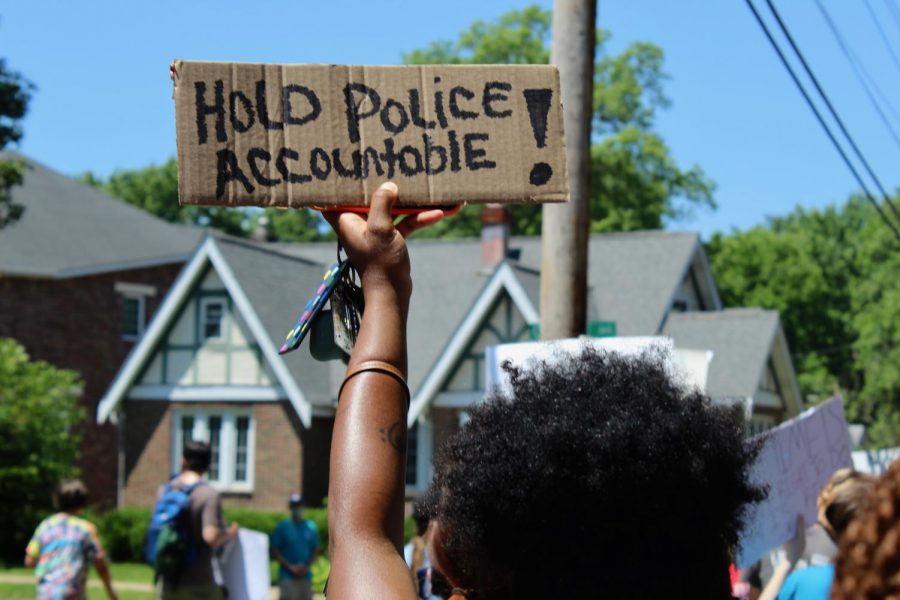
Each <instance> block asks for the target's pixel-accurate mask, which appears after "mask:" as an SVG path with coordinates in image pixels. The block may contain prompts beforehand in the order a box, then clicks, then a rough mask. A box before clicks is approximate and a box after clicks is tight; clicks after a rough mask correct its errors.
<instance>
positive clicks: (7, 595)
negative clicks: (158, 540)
mask: <svg viewBox="0 0 900 600" xmlns="http://www.w3.org/2000/svg"><path fill="white" fill-rule="evenodd" d="M110 572H111V573H112V578H113V581H114V582H117V581H118V582H128V583H140V584H144V585H151V584H152V583H153V569H151V568H150V567H149V566H147V565H144V564H141V563H116V564H112V565H110ZM3 575H11V576H15V577H28V578H33V577H34V569H29V568H27V567H9V568H3V569H0V578H2V576H3ZM89 580H96V581H97V583H99V577H97V572H96V571H94V570H93V569H91V574H90V577H89ZM116 591H117V593H118V594H119V598H120V599H121V600H152V598H153V592H152V591H134V590H123V589H121V588H120V589H118V590H116ZM88 597H89V598H104V597H105V594H104V593H103V588H102V586H101V587H94V586H90V587H89V588H88ZM0 598H3V600H19V599H20V598H21V599H24V598H27V599H29V600H32V599H33V598H34V584H32V583H3V582H2V581H0Z"/></svg>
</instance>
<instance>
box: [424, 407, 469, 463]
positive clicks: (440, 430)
mask: <svg viewBox="0 0 900 600" xmlns="http://www.w3.org/2000/svg"><path fill="white" fill-rule="evenodd" d="M461 413H462V410H460V409H458V408H437V407H434V408H432V409H431V420H432V427H433V429H432V440H433V446H432V447H433V448H434V452H437V451H438V450H439V449H440V448H442V447H443V446H444V443H445V442H446V441H447V438H449V437H450V436H451V435H453V434H454V433H456V432H457V431H459V416H460V414H461Z"/></svg>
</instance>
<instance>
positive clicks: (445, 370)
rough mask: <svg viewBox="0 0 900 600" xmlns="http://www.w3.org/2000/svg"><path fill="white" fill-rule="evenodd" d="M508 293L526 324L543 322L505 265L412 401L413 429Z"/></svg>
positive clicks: (466, 318) (513, 274) (479, 297)
mask: <svg viewBox="0 0 900 600" xmlns="http://www.w3.org/2000/svg"><path fill="white" fill-rule="evenodd" d="M504 290H505V291H506V293H508V294H509V297H510V298H511V299H512V301H513V303H514V304H515V305H516V308H517V309H518V310H519V312H521V313H522V316H523V317H524V318H525V322H526V323H529V324H533V323H538V322H540V315H538V311H537V309H536V308H535V307H534V305H533V304H532V303H531V300H530V299H529V298H528V294H527V293H526V292H525V289H524V288H523V287H522V284H521V282H520V281H519V279H518V277H516V274H515V271H513V269H512V267H510V266H509V264H508V263H506V262H503V263H501V264H500V266H498V267H497V269H496V270H495V271H494V274H493V275H492V276H491V278H490V279H489V280H488V282H487V283H486V284H485V286H484V289H482V290H481V293H480V294H479V295H478V297H477V298H476V299H475V303H474V304H473V305H472V308H470V309H469V311H468V312H467V313H466V316H465V318H463V321H462V323H460V325H459V327H457V329H456V332H455V333H454V334H453V337H451V338H450V341H449V343H448V344H447V346H446V348H445V349H444V351H443V352H442V353H441V356H440V358H438V361H437V362H436V363H435V365H434V366H433V367H432V368H431V371H429V373H428V375H427V376H426V377H425V381H423V382H422V385H421V386H420V387H419V390H418V391H417V393H416V395H415V397H414V398H413V399H412V402H411V404H410V410H409V414H408V415H407V417H406V420H407V424H408V426H409V427H412V425H413V423H415V422H416V419H418V418H419V415H420V414H421V413H422V411H423V410H425V408H426V407H427V406H428V405H429V404H431V402H432V400H434V398H435V396H437V394H438V392H439V391H440V386H441V384H442V383H443V381H444V380H445V379H446V378H447V376H448V375H449V374H450V371H451V370H452V369H453V367H455V366H456V364H457V363H458V362H459V359H460V357H461V356H462V353H463V352H464V351H465V349H466V346H468V344H469V342H470V341H471V340H472V337H473V336H474V335H475V334H476V333H477V332H478V325H479V324H480V323H481V322H482V320H484V319H485V318H486V317H487V315H488V311H489V310H490V308H491V305H492V304H493V303H494V301H495V300H496V299H497V298H498V297H499V295H500V293H501V292H502V291H504Z"/></svg>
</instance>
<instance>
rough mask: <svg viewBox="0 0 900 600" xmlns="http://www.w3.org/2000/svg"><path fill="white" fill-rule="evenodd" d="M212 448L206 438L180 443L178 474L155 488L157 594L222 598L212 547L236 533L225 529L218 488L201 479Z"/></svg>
mask: <svg viewBox="0 0 900 600" xmlns="http://www.w3.org/2000/svg"><path fill="white" fill-rule="evenodd" d="M211 460H212V451H211V449H210V447H209V444H207V443H205V442H196V441H190V442H185V444H184V451H183V453H182V458H181V468H182V470H181V473H180V474H179V475H178V476H176V477H173V478H172V479H171V480H170V481H169V482H168V483H167V484H165V485H164V486H163V487H162V489H161V490H160V493H159V496H158V498H157V502H156V507H155V508H154V510H153V517H152V519H151V522H150V533H149V534H148V540H147V548H145V551H146V553H147V554H148V559H150V562H151V563H152V564H154V567H155V569H156V573H157V598H160V599H162V600H194V599H197V600H200V599H204V600H205V599H207V598H209V599H221V598H223V597H224V596H223V593H222V588H221V587H220V586H219V584H218V583H217V581H216V576H215V574H214V567H213V561H214V551H215V549H216V548H219V547H220V546H223V545H224V544H225V543H227V542H228V541H230V540H232V539H234V538H235V537H237V530H238V525H237V523H232V524H231V525H230V526H229V527H228V528H226V527H225V524H224V519H223V517H222V499H221V497H220V496H219V492H217V491H216V490H215V488H213V487H212V486H211V485H209V483H208V482H207V481H206V480H204V479H203V474H204V473H206V471H207V470H208V469H209V464H210V461H211Z"/></svg>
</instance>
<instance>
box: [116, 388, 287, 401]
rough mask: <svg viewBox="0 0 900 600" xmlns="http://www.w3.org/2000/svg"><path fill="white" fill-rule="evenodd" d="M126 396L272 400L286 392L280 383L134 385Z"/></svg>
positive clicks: (283, 397)
mask: <svg viewBox="0 0 900 600" xmlns="http://www.w3.org/2000/svg"><path fill="white" fill-rule="evenodd" d="M128 397H129V398H134V399H135V400H174V401H178V402H203V401H207V402H209V401H213V402H272V401H275V400H286V399H287V393H285V391H284V388H282V387H281V386H280V385H276V386H265V385H136V386H134V387H132V388H131V391H130V392H129V393H128Z"/></svg>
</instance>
